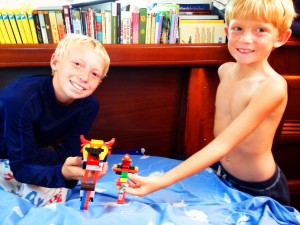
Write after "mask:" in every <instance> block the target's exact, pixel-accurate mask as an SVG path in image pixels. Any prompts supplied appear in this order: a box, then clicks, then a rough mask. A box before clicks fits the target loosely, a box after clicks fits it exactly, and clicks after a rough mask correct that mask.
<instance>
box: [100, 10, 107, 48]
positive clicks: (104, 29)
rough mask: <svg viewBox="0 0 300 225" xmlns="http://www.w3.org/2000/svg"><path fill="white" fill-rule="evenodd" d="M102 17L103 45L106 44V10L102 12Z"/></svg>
mask: <svg viewBox="0 0 300 225" xmlns="http://www.w3.org/2000/svg"><path fill="white" fill-rule="evenodd" d="M100 13H101V17H102V43H103V44H106V43H107V40H106V17H105V9H101V10H100Z"/></svg>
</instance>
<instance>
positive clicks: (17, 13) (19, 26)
mask: <svg viewBox="0 0 300 225" xmlns="http://www.w3.org/2000/svg"><path fill="white" fill-rule="evenodd" d="M15 19H16V22H17V25H18V29H19V32H20V36H21V38H22V42H23V44H28V40H27V37H26V34H25V30H24V27H23V23H22V21H21V15H20V12H19V11H18V10H17V11H15Z"/></svg>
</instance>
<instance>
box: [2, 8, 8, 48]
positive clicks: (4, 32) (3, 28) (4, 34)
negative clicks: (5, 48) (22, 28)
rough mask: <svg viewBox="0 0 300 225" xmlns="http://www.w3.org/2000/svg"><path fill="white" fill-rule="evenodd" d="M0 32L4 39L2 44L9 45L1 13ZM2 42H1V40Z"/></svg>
mask: <svg viewBox="0 0 300 225" xmlns="http://www.w3.org/2000/svg"><path fill="white" fill-rule="evenodd" d="M0 30H1V33H2V36H3V39H4V43H5V44H10V39H9V36H8V33H7V31H6V27H5V24H4V21H3V19H2V14H1V13H0ZM2 42H3V40H2Z"/></svg>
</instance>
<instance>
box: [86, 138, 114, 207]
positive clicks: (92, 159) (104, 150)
mask: <svg viewBox="0 0 300 225" xmlns="http://www.w3.org/2000/svg"><path fill="white" fill-rule="evenodd" d="M80 141H81V143H82V144H81V152H82V155H83V169H85V174H84V177H83V179H82V184H81V188H80V200H81V205H80V209H81V210H87V209H88V204H89V202H90V201H91V202H92V201H93V200H94V195H95V186H96V183H97V178H98V174H99V172H100V171H102V169H103V163H104V162H106V160H107V156H108V155H110V153H111V147H112V146H113V145H114V143H115V138H112V139H111V140H110V141H109V142H104V141H102V140H96V139H91V140H90V141H89V140H86V139H85V138H84V136H83V135H81V136H80ZM92 171H93V179H92V180H89V179H88V175H89V173H90V172H92Z"/></svg>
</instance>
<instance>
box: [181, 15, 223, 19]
mask: <svg viewBox="0 0 300 225" xmlns="http://www.w3.org/2000/svg"><path fill="white" fill-rule="evenodd" d="M179 19H180V20H218V19H219V15H212V14H211V15H195V14H185V15H181V14H179Z"/></svg>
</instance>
